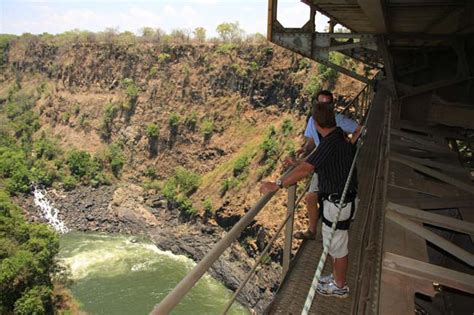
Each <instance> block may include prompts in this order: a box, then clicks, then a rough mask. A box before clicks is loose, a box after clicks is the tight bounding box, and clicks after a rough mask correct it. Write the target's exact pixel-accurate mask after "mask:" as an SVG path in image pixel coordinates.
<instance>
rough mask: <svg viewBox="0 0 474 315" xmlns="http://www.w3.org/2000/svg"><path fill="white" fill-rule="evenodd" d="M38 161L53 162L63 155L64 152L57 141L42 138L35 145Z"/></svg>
mask: <svg viewBox="0 0 474 315" xmlns="http://www.w3.org/2000/svg"><path fill="white" fill-rule="evenodd" d="M33 149H34V151H35V153H36V158H37V159H47V160H53V159H55V158H57V157H59V156H61V155H62V150H61V148H60V147H59V145H58V143H57V142H56V141H53V140H51V139H48V138H46V137H44V136H43V137H41V138H40V139H38V140H36V141H35V142H34V143H33Z"/></svg>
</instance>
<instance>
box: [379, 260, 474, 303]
mask: <svg viewBox="0 0 474 315" xmlns="http://www.w3.org/2000/svg"><path fill="white" fill-rule="evenodd" d="M383 269H386V270H390V271H393V272H396V273H401V274H404V275H408V276H411V277H415V278H421V279H426V280H429V281H431V282H436V283H439V284H442V285H444V286H447V287H450V288H454V289H458V290H461V291H464V292H468V293H471V294H473V293H474V276H473V275H470V274H467V273H462V272H458V271H454V270H451V269H448V268H443V267H440V266H436V265H433V264H429V263H426V262H423V261H419V260H416V259H412V258H408V257H404V256H400V255H396V254H393V253H389V252H386V253H385V254H384V259H383Z"/></svg>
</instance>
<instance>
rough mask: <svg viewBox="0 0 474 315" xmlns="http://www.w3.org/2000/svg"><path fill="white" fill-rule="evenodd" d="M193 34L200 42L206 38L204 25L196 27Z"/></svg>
mask: <svg viewBox="0 0 474 315" xmlns="http://www.w3.org/2000/svg"><path fill="white" fill-rule="evenodd" d="M193 34H194V38H196V39H197V40H198V41H199V42H203V41H205V40H206V29H205V28H204V27H196V28H195V29H194V32H193Z"/></svg>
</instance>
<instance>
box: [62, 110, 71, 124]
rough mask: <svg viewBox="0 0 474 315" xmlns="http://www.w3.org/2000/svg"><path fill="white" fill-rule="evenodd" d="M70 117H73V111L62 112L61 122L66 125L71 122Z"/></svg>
mask: <svg viewBox="0 0 474 315" xmlns="http://www.w3.org/2000/svg"><path fill="white" fill-rule="evenodd" d="M69 119H71V113H69V112H64V113H62V114H61V122H62V123H63V124H64V125H66V124H68V123H69Z"/></svg>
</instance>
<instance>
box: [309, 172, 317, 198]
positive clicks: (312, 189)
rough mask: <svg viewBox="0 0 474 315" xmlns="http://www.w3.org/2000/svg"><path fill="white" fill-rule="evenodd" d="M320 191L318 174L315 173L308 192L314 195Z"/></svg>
mask: <svg viewBox="0 0 474 315" xmlns="http://www.w3.org/2000/svg"><path fill="white" fill-rule="evenodd" d="M318 191H319V179H318V173H313V177H311V184H310V185H309V189H308V192H309V193H314V192H316V193H317V192H318Z"/></svg>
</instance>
